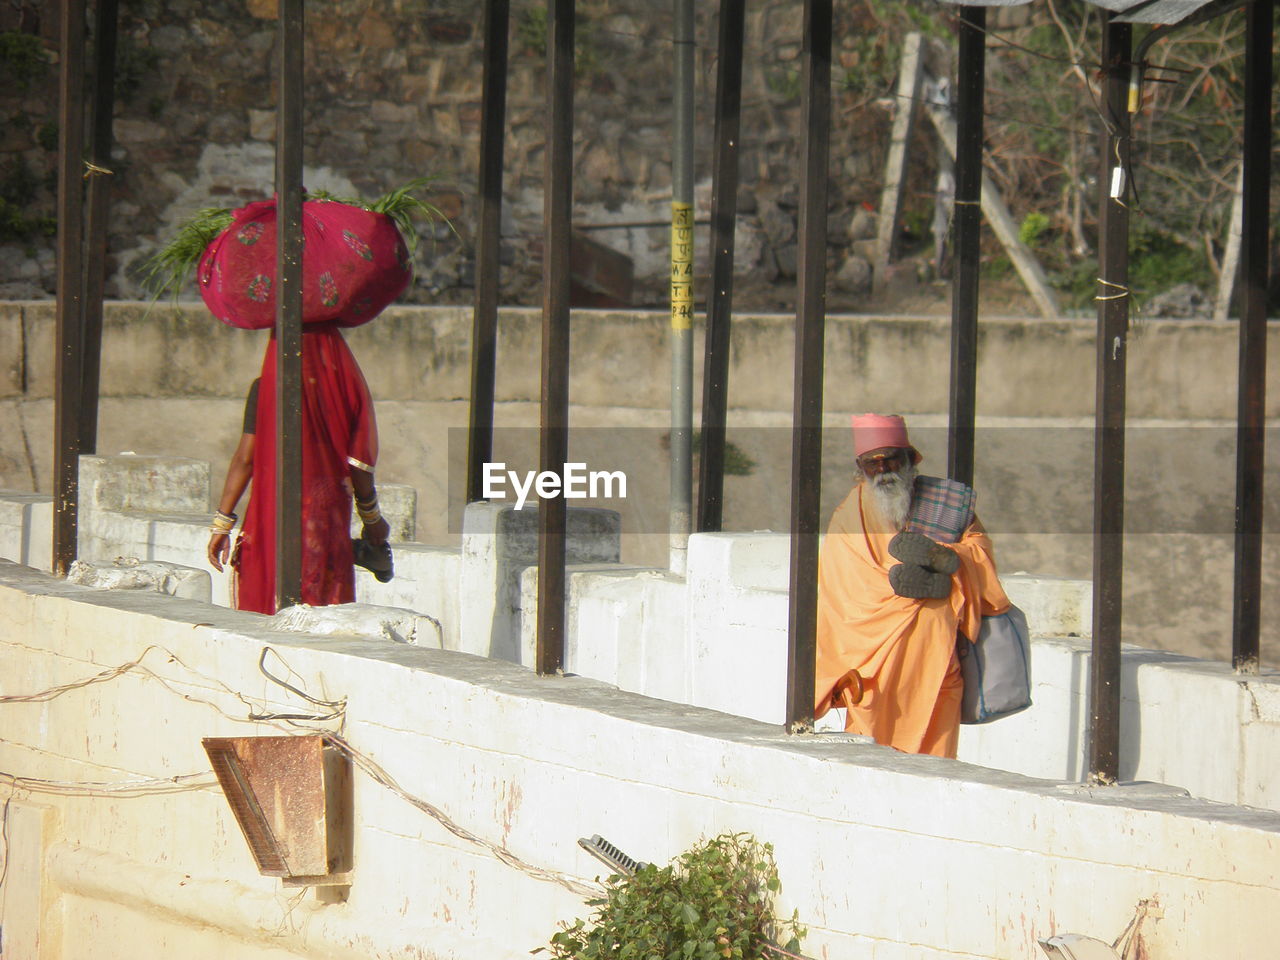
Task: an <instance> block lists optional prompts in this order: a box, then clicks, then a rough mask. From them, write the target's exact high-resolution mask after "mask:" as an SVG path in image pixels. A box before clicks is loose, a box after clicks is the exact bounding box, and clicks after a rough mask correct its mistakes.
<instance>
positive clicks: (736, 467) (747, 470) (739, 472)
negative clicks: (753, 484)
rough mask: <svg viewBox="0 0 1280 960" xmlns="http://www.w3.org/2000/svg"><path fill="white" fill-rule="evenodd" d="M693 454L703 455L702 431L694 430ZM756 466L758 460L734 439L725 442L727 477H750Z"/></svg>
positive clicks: (668, 436)
mask: <svg viewBox="0 0 1280 960" xmlns="http://www.w3.org/2000/svg"><path fill="white" fill-rule="evenodd" d="M670 439H671V437H670V434H668V435H667V442H668V443H670ZM692 447H693V454H694V456H701V455H702V431H701V430H695V431H693V443H692ZM755 468H756V462H755V461H754V460H752V459H751V457H749V456H748V455H747V452H746V451H745V450H743V449H742V448H741V447H740V446H738V445H737V444H736V443H734V442H733V441H732V440H725V442H724V473H725V476H727V477H749V476H751V471H752V470H754V469H755Z"/></svg>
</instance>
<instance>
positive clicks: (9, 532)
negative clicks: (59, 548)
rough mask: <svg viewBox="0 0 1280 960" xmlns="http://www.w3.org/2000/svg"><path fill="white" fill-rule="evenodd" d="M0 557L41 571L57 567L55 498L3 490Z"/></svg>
mask: <svg viewBox="0 0 1280 960" xmlns="http://www.w3.org/2000/svg"><path fill="white" fill-rule="evenodd" d="M0 557H7V558H9V559H10V560H13V561H15V562H16V563H24V564H26V565H27V566H29V567H35V568H36V569H37V570H44V571H46V572H47V571H50V570H52V569H53V498H52V497H50V496H46V495H45V494H40V493H18V492H15V491H11V490H2V491H0Z"/></svg>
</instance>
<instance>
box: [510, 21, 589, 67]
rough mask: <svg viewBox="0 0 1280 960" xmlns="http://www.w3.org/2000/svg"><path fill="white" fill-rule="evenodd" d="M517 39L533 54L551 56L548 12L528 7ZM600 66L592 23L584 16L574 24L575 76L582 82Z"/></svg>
mask: <svg viewBox="0 0 1280 960" xmlns="http://www.w3.org/2000/svg"><path fill="white" fill-rule="evenodd" d="M516 38H517V39H518V40H519V41H520V43H521V44H522V45H523V46H524V47H525V49H527V50H528V51H529V52H531V53H532V54H534V55H535V56H538V57H543V58H545V57H546V55H547V8H546V7H539V6H531V7H526V8H525V10H524V12H522V13H521V14H520V18H519V19H518V20H517V21H516ZM599 66H600V57H599V55H598V54H597V53H596V45H595V40H594V35H593V31H592V28H591V22H590V21H589V20H586V19H585V18H583V17H582V16H581V15H580V14H579V15H578V16H577V17H576V18H575V20H574V30H573V72H574V75H575V76H577V77H579V78H582V77H585V76H588V75H590V74H592V73H594V72H595V71H596V70H597V69H598V68H599Z"/></svg>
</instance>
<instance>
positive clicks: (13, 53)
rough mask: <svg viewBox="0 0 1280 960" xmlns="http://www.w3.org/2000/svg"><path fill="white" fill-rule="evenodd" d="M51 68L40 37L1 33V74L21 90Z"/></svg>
mask: <svg viewBox="0 0 1280 960" xmlns="http://www.w3.org/2000/svg"><path fill="white" fill-rule="evenodd" d="M48 68H49V55H48V54H47V53H46V52H45V49H44V44H42V43H41V42H40V38H39V37H35V36H32V35H31V34H29V33H0V74H2V75H4V76H7V77H8V78H9V80H10V81H11V82H12V83H13V85H14V86H15V87H16V88H17V89H19V90H29V89H31V84H32V83H34V82H35V81H37V80H39V79H40V78H41V77H43V76H44V74H45V71H46V70H47V69H48Z"/></svg>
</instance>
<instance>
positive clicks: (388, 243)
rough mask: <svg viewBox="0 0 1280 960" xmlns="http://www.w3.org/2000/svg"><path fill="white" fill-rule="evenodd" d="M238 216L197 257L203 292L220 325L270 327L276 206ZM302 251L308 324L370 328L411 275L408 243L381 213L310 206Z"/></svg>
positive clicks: (262, 204) (262, 203) (332, 204)
mask: <svg viewBox="0 0 1280 960" xmlns="http://www.w3.org/2000/svg"><path fill="white" fill-rule="evenodd" d="M233 216H234V217H235V220H234V221H233V222H232V224H231V226H229V227H227V229H225V230H224V231H222V233H220V234H218V236H217V237H216V238H214V240H213V242H212V243H210V244H209V246H208V247H207V248H206V249H205V252H204V256H202V257H201V258H200V264H199V267H198V268H197V270H196V279H197V283H198V285H199V287H200V294H201V296H203V297H204V302H205V305H206V306H207V307H208V308H209V310H210V312H211V313H213V315H214V316H215V317H217V318H218V319H219V320H221V321H222V322H223V323H227V324H230V325H231V326H233V327H242V328H244V329H247V330H261V329H265V328H267V327H271V326H274V325H275V320H276V201H275V200H274V199H272V200H259V201H257V202H255V203H250V204H248V205H247V206H244V207H241V208H240V209H239V210H237V211H235V213H234V214H233ZM302 246H303V252H302V322H303V323H325V322H332V323H336V324H337V325H338V326H340V327H356V326H359V325H360V324H362V323H368V322H369V321H370V320H372V319H373V318H374V317H376V316H377V315H378V314H379V313H381V312H382V310H384V309H385V308H386V307H387V306H388V305H389V304H390V303H391V302H392V301H393V300H395V298H396V297H398V296H400V294H401V293H402V292H403V291H404V288H405V287H406V286H407V285H408V283H409V279H410V278H411V277H412V276H413V269H412V267H411V266H410V264H409V252H408V250H407V248H406V247H405V244H404V238H403V237H401V236H400V231H399V230H398V229H397V228H396V225H395V222H394V221H393V220H392V219H391V218H390V217H389V216H387V215H386V214H384V213H373V212H371V211H369V210H364V209H362V208H360V207H354V206H351V205H350V204H346V203H339V202H337V201H334V200H305V201H303V204H302Z"/></svg>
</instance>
